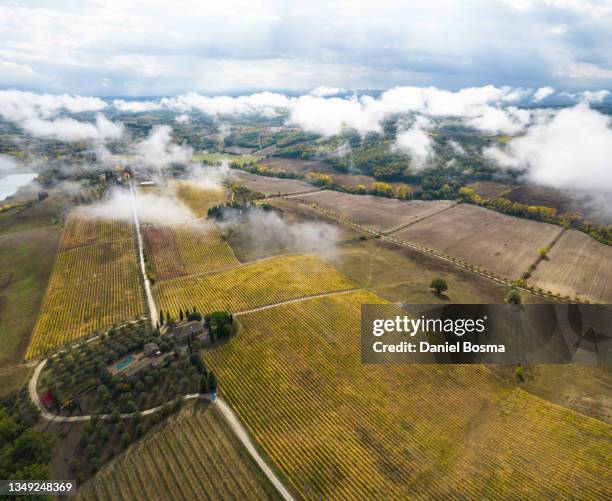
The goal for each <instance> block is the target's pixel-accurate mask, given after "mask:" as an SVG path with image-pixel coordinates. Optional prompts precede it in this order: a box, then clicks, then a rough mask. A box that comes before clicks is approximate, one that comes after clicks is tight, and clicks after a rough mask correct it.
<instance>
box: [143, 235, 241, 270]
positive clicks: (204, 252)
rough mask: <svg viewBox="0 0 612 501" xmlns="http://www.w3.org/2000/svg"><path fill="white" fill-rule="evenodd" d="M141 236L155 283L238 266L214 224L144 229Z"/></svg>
mask: <svg viewBox="0 0 612 501" xmlns="http://www.w3.org/2000/svg"><path fill="white" fill-rule="evenodd" d="M143 236H144V243H145V247H146V252H147V257H148V259H149V261H150V263H151V265H152V267H153V271H154V273H155V279H156V280H167V279H169V278H176V277H182V276H184V275H194V274H197V273H205V272H209V271H214V270H219V269H222V268H229V267H231V266H235V265H237V264H240V263H239V262H238V260H237V259H236V257H235V256H234V254H233V252H232V249H231V248H230V246H229V245H228V244H227V242H226V241H225V240H223V238H222V234H221V231H220V230H219V229H218V228H217V227H216V226H214V225H213V224H201V225H191V224H177V225H172V226H169V225H156V226H144V227H143Z"/></svg>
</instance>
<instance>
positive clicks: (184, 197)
mask: <svg viewBox="0 0 612 501" xmlns="http://www.w3.org/2000/svg"><path fill="white" fill-rule="evenodd" d="M173 186H174V189H175V190H176V193H177V195H178V197H179V198H180V199H181V201H182V202H184V203H185V204H186V205H187V207H189V208H190V209H191V212H193V213H194V214H195V215H196V216H197V217H205V216H206V213H207V211H208V209H210V208H211V207H213V206H215V205H219V204H222V203H223V202H225V201H226V200H227V198H228V194H227V192H226V190H224V189H213V188H207V187H206V186H203V185H201V184H199V183H196V182H191V181H177V182H175V183H173Z"/></svg>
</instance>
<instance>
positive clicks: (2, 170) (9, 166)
mask: <svg viewBox="0 0 612 501" xmlns="http://www.w3.org/2000/svg"><path fill="white" fill-rule="evenodd" d="M16 168H17V162H15V160H14V159H13V158H12V157H9V156H7V155H0V176H2V175H4V174H9V173H11V172H13V171H14V170H15V169H16Z"/></svg>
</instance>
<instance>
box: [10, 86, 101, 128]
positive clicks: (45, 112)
mask: <svg viewBox="0 0 612 501" xmlns="http://www.w3.org/2000/svg"><path fill="white" fill-rule="evenodd" d="M106 106H107V105H106V102H105V101H104V100H102V99H100V98H98V97H87V96H76V95H68V94H61V95H52V94H35V93H33V92H23V91H18V90H0V115H2V117H3V118H5V119H6V120H10V121H13V122H21V121H24V120H27V119H31V118H50V117H53V116H55V115H57V114H58V113H59V112H60V111H62V110H64V111H68V112H70V113H80V112H84V111H101V110H103V109H104V108H106Z"/></svg>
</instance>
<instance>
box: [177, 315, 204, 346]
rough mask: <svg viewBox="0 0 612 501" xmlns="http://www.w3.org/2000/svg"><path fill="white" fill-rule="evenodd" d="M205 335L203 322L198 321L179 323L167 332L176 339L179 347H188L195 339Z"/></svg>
mask: <svg viewBox="0 0 612 501" xmlns="http://www.w3.org/2000/svg"><path fill="white" fill-rule="evenodd" d="M205 333H206V331H205V329H204V326H203V325H202V322H198V321H197V320H193V321H190V322H188V321H183V322H178V323H177V324H176V325H175V326H174V327H170V328H169V329H168V330H167V334H168V335H169V336H171V337H172V338H174V341H175V342H176V344H177V345H178V346H188V345H189V344H190V343H191V342H192V341H193V340H194V339H196V338H197V337H199V336H202V334H205Z"/></svg>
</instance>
